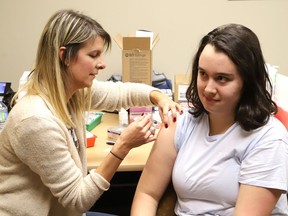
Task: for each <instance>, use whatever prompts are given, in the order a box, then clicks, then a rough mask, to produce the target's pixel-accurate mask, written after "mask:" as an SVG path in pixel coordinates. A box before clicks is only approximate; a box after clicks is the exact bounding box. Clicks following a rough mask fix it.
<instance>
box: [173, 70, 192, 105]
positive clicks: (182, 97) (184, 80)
mask: <svg viewBox="0 0 288 216" xmlns="http://www.w3.org/2000/svg"><path fill="white" fill-rule="evenodd" d="M190 81H191V75H189V74H176V75H175V76H174V101H175V102H178V103H181V102H186V101H187V99H186V91H187V88H188V86H189V84H190Z"/></svg>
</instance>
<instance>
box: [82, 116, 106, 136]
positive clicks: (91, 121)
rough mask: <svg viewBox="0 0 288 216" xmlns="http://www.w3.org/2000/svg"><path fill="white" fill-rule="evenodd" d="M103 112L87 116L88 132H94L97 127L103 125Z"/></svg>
mask: <svg viewBox="0 0 288 216" xmlns="http://www.w3.org/2000/svg"><path fill="white" fill-rule="evenodd" d="M102 115H103V113H102V112H89V113H88V114H87V115H86V119H85V120H86V130H87V131H89V132H90V131H92V130H93V129H94V128H95V127H96V126H97V125H99V124H100V123H101V119H102Z"/></svg>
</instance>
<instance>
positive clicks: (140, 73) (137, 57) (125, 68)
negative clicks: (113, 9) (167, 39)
mask: <svg viewBox="0 0 288 216" xmlns="http://www.w3.org/2000/svg"><path fill="white" fill-rule="evenodd" d="M159 39H160V38H159V35H158V34H157V36H156V37H155V39H154V40H153V41H152V43H151V41H150V40H151V39H150V37H136V36H127V37H123V36H122V35H121V34H117V35H116V36H115V37H114V40H115V42H116V43H117V44H118V46H119V47H120V49H121V50H122V82H137V83H145V84H148V85H152V50H153V48H154V47H155V45H156V44H157V42H158V41H159Z"/></svg>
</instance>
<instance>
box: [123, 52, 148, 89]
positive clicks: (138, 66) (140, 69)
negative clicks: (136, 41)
mask: <svg viewBox="0 0 288 216" xmlns="http://www.w3.org/2000/svg"><path fill="white" fill-rule="evenodd" d="M122 64H123V65H122V66H123V72H122V80H123V82H137V83H145V84H147V85H151V84H152V74H151V68H152V66H151V51H150V50H139V49H134V50H123V58H122Z"/></svg>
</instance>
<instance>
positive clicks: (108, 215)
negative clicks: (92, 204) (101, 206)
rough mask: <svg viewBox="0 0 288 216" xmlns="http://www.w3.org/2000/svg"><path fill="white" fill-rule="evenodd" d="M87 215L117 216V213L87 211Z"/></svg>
mask: <svg viewBox="0 0 288 216" xmlns="http://www.w3.org/2000/svg"><path fill="white" fill-rule="evenodd" d="M86 216H117V215H114V214H107V213H101V212H87V213H86Z"/></svg>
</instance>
